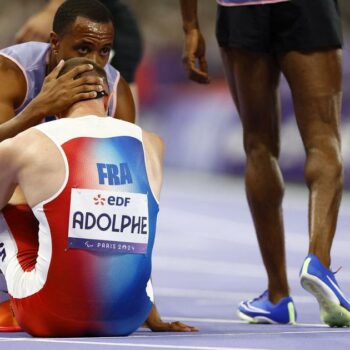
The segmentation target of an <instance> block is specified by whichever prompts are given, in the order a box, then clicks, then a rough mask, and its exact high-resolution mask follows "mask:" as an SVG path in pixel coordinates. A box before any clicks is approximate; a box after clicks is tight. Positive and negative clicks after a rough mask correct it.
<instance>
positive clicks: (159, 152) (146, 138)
mask: <svg viewBox="0 0 350 350" xmlns="http://www.w3.org/2000/svg"><path fill="white" fill-rule="evenodd" d="M142 140H143V146H144V148H145V156H146V169H147V175H148V180H149V182H150V186H151V189H152V191H153V193H154V195H155V197H156V198H157V200H159V197H160V191H161V187H162V182H163V158H164V142H163V140H162V139H161V138H160V137H159V136H158V135H156V134H154V133H151V132H148V131H142Z"/></svg>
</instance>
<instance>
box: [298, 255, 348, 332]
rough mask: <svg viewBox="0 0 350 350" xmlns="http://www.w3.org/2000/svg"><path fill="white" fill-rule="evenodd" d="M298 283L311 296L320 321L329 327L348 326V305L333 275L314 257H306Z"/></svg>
mask: <svg viewBox="0 0 350 350" xmlns="http://www.w3.org/2000/svg"><path fill="white" fill-rule="evenodd" d="M300 282H301V285H302V286H303V288H304V289H306V290H307V291H308V292H310V293H311V294H313V295H314V296H315V297H316V299H317V301H318V303H319V305H320V314H321V320H322V321H323V322H324V323H326V324H328V325H329V326H331V327H349V326H350V303H349V301H348V300H347V299H346V297H345V296H344V294H343V292H342V291H341V289H340V287H339V285H338V283H337V281H336V279H335V277H334V273H333V272H332V271H330V270H328V269H327V268H325V267H324V266H323V264H322V263H321V262H320V260H319V259H318V258H317V257H316V256H315V255H312V254H310V255H308V256H307V257H306V259H305V261H304V264H303V266H302V268H301V270H300Z"/></svg>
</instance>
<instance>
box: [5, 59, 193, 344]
mask: <svg viewBox="0 0 350 350" xmlns="http://www.w3.org/2000/svg"><path fill="white" fill-rule="evenodd" d="M79 64H92V65H93V67H94V70H93V71H90V72H88V73H84V74H90V75H98V76H99V77H101V78H103V80H104V91H102V92H100V93H99V94H98V96H97V98H95V99H90V100H86V101H80V102H77V103H75V104H73V105H72V106H71V107H70V108H68V109H67V110H66V111H64V112H62V113H61V115H60V116H61V117H65V118H64V119H59V120H57V121H53V122H50V123H44V124H41V125H38V126H35V127H33V128H30V129H28V130H27V131H25V132H23V133H20V134H18V135H17V136H16V137H14V138H12V139H8V140H6V141H3V142H2V143H1V144H0V168H1V169H2V171H1V173H0V182H1V184H2V186H1V187H0V208H3V211H2V212H3V215H1V216H0V268H1V270H2V272H3V274H4V276H5V278H6V282H7V285H8V292H9V295H10V297H11V304H12V309H13V312H14V315H15V318H16V319H17V321H18V323H19V325H20V326H21V327H22V329H23V330H25V331H27V332H28V333H29V334H31V335H33V336H43V337H69V336H76V337H83V336H119V335H128V334H130V333H132V332H133V331H135V330H136V329H137V328H138V327H139V326H140V325H142V324H143V323H144V322H145V321H146V325H148V326H149V327H150V328H151V329H152V330H162V331H195V330H196V329H195V328H194V327H190V326H187V325H184V324H182V323H180V322H173V323H164V322H162V320H161V319H160V317H159V314H158V313H157V310H156V308H155V307H154V304H153V296H152V293H151V291H150V290H149V288H147V286H148V287H150V276H151V256H152V249H153V243H154V238H155V230H156V219H157V213H158V199H159V194H160V188H161V181H162V154H163V143H162V141H161V139H160V138H159V137H158V136H156V135H154V134H151V133H148V132H146V131H142V130H141V129H140V128H139V127H138V126H136V125H134V124H131V123H128V122H125V121H121V120H117V119H114V118H108V117H106V110H107V105H108V85H107V80H106V74H105V71H104V70H103V68H101V67H99V66H98V65H97V64H95V63H94V62H92V61H89V60H87V59H84V58H74V59H70V60H68V61H66V63H65V66H64V67H63V68H62V71H61V73H62V74H64V73H65V72H66V71H69V70H71V69H74V67H76V66H77V65H79ZM16 186H20V188H21V190H22V192H23V196H24V198H25V201H26V203H28V206H29V207H30V209H31V211H32V212H33V213H34V215H35V216H36V218H37V220H38V221H39V232H38V233H36V232H35V227H36V225H33V227H28V229H26V227H23V225H24V223H26V222H27V221H28V224H29V225H30V222H31V219H30V213H29V214H28V211H29V208H28V207H26V206H25V205H22V206H14V205H7V203H8V202H9V200H10V198H11V196H12V195H13V193H14V192H15V189H16ZM15 194H16V196H17V199H16V201H17V203H18V202H19V203H20V202H21V199H20V193H18V192H17V193H15ZM12 203H15V202H14V199H12ZM21 213H22V214H21ZM26 214H28V216H26ZM21 217H23V221H22V220H20V218H21Z"/></svg>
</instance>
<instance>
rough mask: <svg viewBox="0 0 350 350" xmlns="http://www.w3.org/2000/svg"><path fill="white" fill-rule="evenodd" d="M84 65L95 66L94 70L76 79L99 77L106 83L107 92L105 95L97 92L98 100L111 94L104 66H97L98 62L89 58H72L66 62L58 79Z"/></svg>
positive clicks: (79, 75) (104, 92)
mask: <svg viewBox="0 0 350 350" xmlns="http://www.w3.org/2000/svg"><path fill="white" fill-rule="evenodd" d="M82 64H91V65H92V66H93V70H91V71H87V72H84V73H81V74H78V75H77V76H76V77H75V78H74V79H77V78H79V77H81V76H83V75H94V76H98V77H100V78H102V79H103V81H104V82H105V84H104V85H105V90H107V91H103V93H100V92H97V98H98V97H103V96H105V95H108V94H109V90H108V80H107V73H106V71H105V70H104V68H103V67H102V66H100V65H99V64H97V63H96V62H94V61H92V60H89V59H88V58H84V57H74V58H70V59H68V60H66V61H65V62H64V65H63V67H62V68H61V70H60V72H59V73H58V76H57V78H59V77H60V76H61V75H63V74H65V73H67V72H69V71H70V70H72V69H73V68H75V67H77V66H80V65H82Z"/></svg>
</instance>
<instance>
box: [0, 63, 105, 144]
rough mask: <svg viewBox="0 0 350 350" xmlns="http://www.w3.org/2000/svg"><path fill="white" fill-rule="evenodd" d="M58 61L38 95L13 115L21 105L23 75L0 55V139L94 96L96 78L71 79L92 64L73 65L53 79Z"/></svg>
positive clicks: (23, 89)
mask: <svg viewBox="0 0 350 350" xmlns="http://www.w3.org/2000/svg"><path fill="white" fill-rule="evenodd" d="M62 63H63V62H62ZM62 63H60V64H59V65H57V67H56V68H54V69H53V70H52V72H51V73H50V74H49V75H48V76H47V77H46V78H45V80H44V84H43V87H42V89H41V92H40V93H39V94H38V96H37V97H36V98H35V99H33V100H32V101H31V102H30V103H29V104H28V105H27V107H26V108H25V109H24V110H23V111H22V112H21V113H19V114H18V115H16V112H15V110H16V108H18V107H20V106H21V104H22V102H23V101H24V98H25V95H26V89H27V86H26V81H25V77H24V75H23V73H22V71H21V70H20V69H19V67H18V66H17V65H16V64H15V63H13V62H12V61H11V60H9V59H7V58H5V57H4V56H0V142H1V141H3V140H5V139H7V138H9V137H13V136H15V135H17V134H18V133H19V132H21V131H23V130H26V129H28V128H29V127H31V126H34V125H36V124H38V123H40V121H41V120H42V119H43V118H44V117H46V116H48V115H55V114H58V113H59V112H61V111H63V110H65V109H67V107H69V106H70V105H72V104H73V103H75V102H77V101H79V100H83V99H87V98H92V97H94V96H96V91H97V90H98V88H99V87H100V86H101V85H100V84H101V82H100V78H97V77H94V76H89V77H80V78H78V79H75V80H74V79H73V78H74V77H75V76H76V75H78V74H80V73H82V72H85V71H88V70H90V69H92V66H90V65H82V66H79V67H76V68H74V69H73V70H71V71H70V72H68V73H66V74H64V75H62V76H61V77H59V78H57V75H58V73H59V71H60V69H61V68H62ZM15 115H16V116H15Z"/></svg>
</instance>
